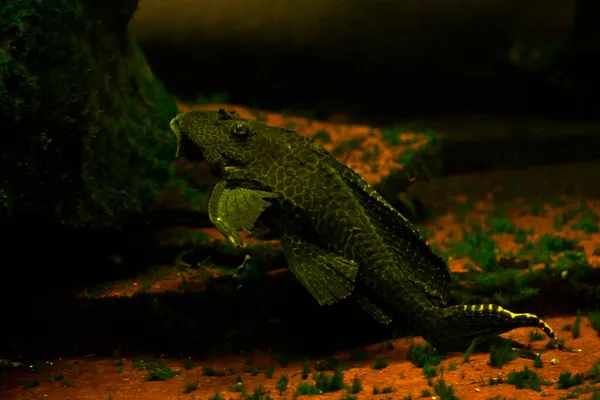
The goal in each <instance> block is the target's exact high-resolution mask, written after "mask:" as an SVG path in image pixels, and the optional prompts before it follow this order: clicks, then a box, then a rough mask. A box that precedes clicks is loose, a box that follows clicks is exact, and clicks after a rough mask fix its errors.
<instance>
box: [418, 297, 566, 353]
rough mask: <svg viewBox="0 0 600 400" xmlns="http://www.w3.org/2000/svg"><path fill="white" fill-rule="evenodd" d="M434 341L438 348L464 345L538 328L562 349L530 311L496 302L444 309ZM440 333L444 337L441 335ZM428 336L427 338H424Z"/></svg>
mask: <svg viewBox="0 0 600 400" xmlns="http://www.w3.org/2000/svg"><path fill="white" fill-rule="evenodd" d="M442 314H443V317H442V320H441V321H440V322H441V324H442V325H441V326H438V329H437V333H435V334H434V335H435V336H437V337H435V338H434V341H435V342H437V343H439V344H440V346H441V347H448V348H460V347H462V348H465V347H467V346H469V344H470V343H471V342H472V341H473V340H475V339H476V338H480V339H482V338H483V337H493V336H495V335H499V334H502V333H504V332H508V331H510V330H512V329H516V328H523V327H533V328H539V329H541V330H542V331H544V333H545V334H546V335H548V337H549V338H550V339H552V340H553V341H555V342H557V343H558V347H559V348H560V349H565V350H566V348H564V346H563V345H562V343H561V342H560V341H559V340H558V338H557V337H556V334H555V333H554V331H553V330H552V328H551V327H550V325H548V324H547V323H546V322H544V321H543V320H542V319H541V318H539V317H537V316H536V315H533V314H527V313H522V314H519V313H513V312H511V311H509V310H506V309H504V308H502V307H500V306H499V305H496V304H476V305H460V306H452V307H447V308H444V309H443V311H442ZM440 333H443V336H440ZM426 339H428V338H426Z"/></svg>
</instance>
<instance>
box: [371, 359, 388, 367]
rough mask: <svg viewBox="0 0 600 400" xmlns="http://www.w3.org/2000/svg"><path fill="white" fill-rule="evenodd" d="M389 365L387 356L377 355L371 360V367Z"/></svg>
mask: <svg viewBox="0 0 600 400" xmlns="http://www.w3.org/2000/svg"><path fill="white" fill-rule="evenodd" d="M389 365H390V362H389V361H388V359H387V358H384V357H377V358H376V359H375V361H374V362H373V369H384V368H387V367H388V366H389Z"/></svg>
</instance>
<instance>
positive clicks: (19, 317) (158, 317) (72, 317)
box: [0, 231, 587, 361]
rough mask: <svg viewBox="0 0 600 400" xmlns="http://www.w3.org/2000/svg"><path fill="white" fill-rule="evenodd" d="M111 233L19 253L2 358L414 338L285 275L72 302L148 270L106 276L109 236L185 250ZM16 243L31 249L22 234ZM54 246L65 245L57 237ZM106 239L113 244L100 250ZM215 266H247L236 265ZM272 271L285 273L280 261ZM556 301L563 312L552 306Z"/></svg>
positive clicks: (291, 347)
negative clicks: (85, 289) (324, 302)
mask: <svg viewBox="0 0 600 400" xmlns="http://www.w3.org/2000/svg"><path fill="white" fill-rule="evenodd" d="M38 233H39V231H38ZM105 234H108V235H109V236H104V235H105ZM105 234H102V235H99V234H98V233H94V235H97V236H95V237H91V236H86V235H83V234H82V232H81V231H77V232H76V235H75V234H74V233H73V232H70V233H69V234H65V235H64V237H62V238H60V239H61V241H62V243H63V244H62V245H56V244H54V245H53V246H50V245H48V244H46V245H44V244H43V243H40V245H39V247H38V248H37V250H36V252H30V254H22V257H21V264H19V265H18V267H17V268H15V270H14V271H12V273H11V274H10V277H8V275H9V274H8V273H6V274H5V275H4V278H7V280H6V281H5V282H7V283H8V284H5V285H3V286H4V287H5V289H4V290H3V291H2V293H1V294H0V297H2V298H3V299H2V304H3V305H4V307H3V311H2V319H3V322H4V323H3V329H2V334H3V336H4V341H2V343H1V344H0V357H3V358H13V359H18V360H22V361H29V360H40V359H49V358H52V357H69V356H84V355H91V354H93V355H97V356H112V355H114V354H115V353H116V352H118V353H119V354H121V355H122V356H136V355H148V354H164V355H166V356H173V357H178V356H185V357H190V356H191V357H206V356H210V355H217V354H220V353H221V354H222V353H231V352H238V351H242V350H244V351H251V350H255V349H264V350H271V351H272V352H274V353H282V354H286V355H298V356H311V357H319V356H326V355H329V354H331V353H332V352H334V351H337V350H344V349H348V348H352V347H356V346H360V345H366V344H372V343H377V342H381V341H385V340H388V339H391V338H393V337H394V335H396V336H406V335H409V334H410V332H409V330H408V329H398V327H391V326H387V325H381V324H378V323H376V322H375V321H373V320H372V319H371V318H370V317H369V316H367V315H366V314H365V313H364V312H363V311H362V310H361V309H360V308H359V307H358V306H357V305H355V304H354V303H353V302H350V301H341V302H339V303H337V304H335V305H333V306H327V307H320V306H319V305H318V304H317V302H316V301H315V300H314V299H313V298H312V297H311V296H310V295H309V294H308V292H307V291H306V290H305V289H304V288H303V287H302V286H301V285H300V283H298V281H297V280H296V279H295V278H294V277H293V275H292V274H291V273H290V272H289V271H287V270H283V271H281V272H280V273H276V274H267V275H264V274H262V275H258V276H256V277H254V278H252V279H247V280H243V281H241V280H239V279H237V278H234V277H232V276H222V277H219V278H214V279H210V280H208V282H207V284H206V287H205V288H204V290H202V291H191V290H190V291H187V292H184V293H174V292H167V293H158V294H149V293H147V294H140V295H136V296H133V297H107V298H85V297H76V296H74V295H73V294H72V293H73V292H74V291H75V289H79V290H78V291H80V290H81V289H82V285H83V284H86V285H87V284H91V283H93V282H95V283H98V282H102V281H104V282H109V281H112V282H114V280H115V279H118V278H119V277H127V276H133V275H135V273H138V272H140V271H141V270H143V267H144V266H143V265H142V264H143V263H142V262H140V264H139V265H137V266H136V267H135V268H133V269H132V267H130V269H121V270H119V269H118V268H115V267H114V266H112V267H109V264H108V263H106V262H105V261H104V260H106V259H107V258H109V254H111V252H110V251H108V250H107V249H108V247H107V246H108V243H109V239H108V237H110V238H112V239H110V240H112V241H113V244H117V243H120V244H121V248H122V250H123V249H125V250H126V251H125V253H122V254H125V258H126V259H127V257H128V256H129V257H131V258H135V256H136V255H137V258H138V261H139V259H140V258H141V259H142V260H146V261H149V260H153V261H154V262H153V263H152V265H156V264H157V263H158V264H160V262H161V261H166V260H169V261H171V262H172V260H173V259H174V258H175V256H176V252H180V251H181V249H180V248H179V249H175V248H173V249H168V251H165V250H164V249H163V250H161V251H164V252H163V253H157V252H154V251H149V250H148V249H153V248H156V246H154V247H152V246H153V245H152V236H151V235H150V234H149V233H148V232H144V233H143V234H140V233H139V232H138V234H137V235H138V236H137V237H136V236H133V233H132V232H131V231H127V232H123V233H121V234H116V233H114V232H112V233H109V232H105ZM119 235H121V236H119ZM134 237H136V238H135V239H134ZM13 239H19V240H24V239H23V238H19V236H18V235H14V236H13ZM54 239H55V240H56V239H59V237H58V236H57V235H56V233H55V236H54ZM92 239H93V240H96V241H97V242H96V244H97V243H107V245H106V246H104V247H102V246H101V248H102V249H105V251H106V254H99V251H98V246H92V245H88V246H87V247H86V246H85V245H84V244H83V243H90V240H92ZM68 240H71V241H70V242H69V241H68ZM101 240H106V241H105V242H98V241H101ZM61 241H58V240H56V241H53V243H61ZM122 241H125V242H122ZM64 243H66V244H64ZM123 243H125V244H123ZM7 248H9V249H10V247H7ZM94 248H95V249H96V250H95V252H94V250H93V249H94ZM73 249H77V250H76V251H74V250H73ZM69 252H71V253H69ZM140 252H143V253H144V257H141V256H140ZM61 254H62V258H61V257H60V255H61ZM69 254H71V255H70V256H68V255H69ZM278 257H279V258H278ZM213 260H214V259H213ZM217 261H220V262H226V263H227V264H229V265H240V263H241V259H238V257H237V256H235V257H231V258H230V259H227V257H224V258H223V259H221V260H217ZM272 262H274V263H277V264H275V265H279V263H280V262H281V256H280V255H279V256H277V257H275V258H274V259H273V260H272ZM148 265H150V264H148ZM38 271H39V272H40V273H38ZM41 271H45V273H42V272H41ZM77 271H78V272H77ZM4 272H7V271H6V270H5V271H4ZM78 274H79V275H78ZM69 277H70V278H69ZM107 278H110V279H107ZM81 282H84V283H83V284H82V283H81ZM9 286H10V287H11V288H12V290H9ZM563 286H564V285H563ZM557 298H559V299H557ZM552 299H553V300H554V301H552ZM536 300H537V299H536ZM557 301H559V302H560V303H559V304H561V305H562V307H559V306H558V304H555V303H556V302H557ZM586 301H587V300H586V296H585V294H582V293H571V292H567V293H564V294H561V295H560V296H556V292H555V291H554V289H553V288H543V289H542V291H541V296H540V298H539V301H535V302H528V304H527V305H517V306H515V307H514V311H516V312H521V311H526V312H533V313H537V314H539V315H542V316H545V317H547V316H549V315H557V314H572V313H573V312H574V311H573V310H577V309H578V308H585V303H586ZM394 329H397V331H396V332H394Z"/></svg>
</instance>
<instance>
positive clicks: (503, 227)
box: [486, 217, 517, 234]
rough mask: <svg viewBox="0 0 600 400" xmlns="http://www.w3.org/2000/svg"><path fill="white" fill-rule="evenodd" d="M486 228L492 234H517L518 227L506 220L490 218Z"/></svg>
mask: <svg viewBox="0 0 600 400" xmlns="http://www.w3.org/2000/svg"><path fill="white" fill-rule="evenodd" d="M486 226H487V228H488V230H489V232H491V233H512V234H516V233H517V225H516V224H515V223H514V222H513V221H510V220H508V219H506V218H500V217H496V218H490V219H488V220H487V222H486Z"/></svg>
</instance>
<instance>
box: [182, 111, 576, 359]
mask: <svg viewBox="0 0 600 400" xmlns="http://www.w3.org/2000/svg"><path fill="white" fill-rule="evenodd" d="M171 129H172V130H173V132H174V133H175V134H176V135H177V138H178V149H177V151H178V153H179V151H180V149H181V150H182V151H183V153H184V155H185V156H186V157H189V158H190V159H191V161H194V160H202V159H205V160H206V162H208V164H209V166H210V168H211V171H212V173H213V174H215V175H216V176H217V177H219V178H221V179H222V180H221V181H220V182H219V183H218V184H217V185H216V186H215V188H214V191H213V193H212V197H211V199H210V202H209V217H210V220H211V221H212V222H213V224H214V225H215V226H216V227H217V229H218V230H219V231H221V233H222V234H223V235H224V236H225V237H226V238H227V239H228V240H229V241H230V242H231V243H233V244H234V245H237V246H242V245H243V243H242V239H241V237H240V235H239V230H240V229H243V230H246V231H250V230H252V228H253V227H254V225H255V223H257V221H258V222H260V223H261V225H264V226H266V227H267V228H268V229H270V230H272V231H273V232H274V233H275V234H276V236H278V237H279V238H280V240H281V247H282V249H283V253H284V256H285V259H286V261H287V263H288V266H289V269H290V270H291V271H292V272H293V273H294V275H295V276H296V278H297V279H298V280H299V281H300V282H301V283H302V284H303V285H304V287H305V288H306V289H307V290H308V291H309V292H310V293H311V294H312V296H313V297H314V298H315V299H316V300H317V301H318V302H319V304H321V305H325V304H332V303H334V302H336V301H338V300H340V299H343V298H346V297H348V296H351V295H352V297H355V298H356V300H357V301H358V302H359V303H360V304H361V306H362V308H363V309H364V310H365V311H366V312H367V313H369V314H370V315H371V316H372V317H373V318H374V319H376V320H377V321H379V322H381V323H384V324H388V323H392V322H394V321H396V322H397V323H403V324H404V323H410V324H411V325H412V326H413V327H414V329H415V333H417V334H419V335H421V336H423V337H424V338H425V339H426V340H427V341H429V342H430V343H431V344H432V345H433V346H435V347H438V348H440V349H441V350H458V349H460V350H464V349H465V348H467V347H469V345H470V347H469V349H470V350H472V349H473V347H474V346H475V344H477V343H479V342H482V341H485V340H489V339H491V338H493V337H496V336H497V335H498V334H500V333H503V332H506V331H509V330H511V329H514V328H519V327H537V328H540V329H542V330H543V331H544V332H545V333H546V335H548V336H549V337H550V338H551V339H554V340H556V341H557V339H556V336H555V334H554V332H553V330H552V329H551V328H550V326H548V324H546V323H545V322H544V321H542V320H541V319H540V318H538V317H537V316H535V315H533V314H525V313H523V314H517V313H513V312H510V311H508V310H506V309H504V308H502V307H500V306H498V305H494V304H480V305H449V304H448V303H449V284H450V273H449V271H448V266H447V265H446V263H445V262H444V261H443V260H442V259H441V258H440V257H438V256H437V255H436V254H435V253H434V252H433V251H432V250H431V249H430V248H429V246H428V244H427V243H426V241H425V239H424V238H423V237H422V236H421V235H420V234H419V232H418V231H417V230H416V228H414V227H413V225H412V224H411V223H410V222H409V221H408V220H407V219H406V218H405V217H404V216H403V215H402V214H400V213H399V212H398V211H396V210H395V209H394V208H393V207H392V206H391V205H390V204H389V203H388V202H387V201H386V200H384V199H383V198H382V197H381V196H380V195H379V194H378V193H377V192H376V191H375V190H374V189H373V188H371V187H370V186H369V185H368V184H367V183H366V182H365V181H364V180H363V179H362V178H361V177H360V176H359V175H358V174H356V173H355V172H354V171H353V170H351V169H350V168H348V167H346V166H345V165H343V164H341V163H340V162H338V161H337V160H336V159H335V158H334V157H332V156H331V155H330V154H329V153H328V152H327V151H326V150H325V149H324V148H323V147H321V146H319V145H318V144H316V143H315V142H314V141H313V140H312V139H311V138H308V137H305V136H302V135H299V134H297V133H296V132H294V131H291V130H288V129H281V128H276V127H272V126H269V125H265V124H263V123H260V122H257V121H253V120H247V119H243V118H241V117H240V116H239V115H237V114H236V113H235V112H226V111H224V110H222V109H220V110H218V111H189V112H186V113H181V114H179V115H177V116H176V117H175V118H174V119H173V120H172V121H171ZM194 154H195V156H194ZM559 346H560V347H561V348H563V349H565V350H566V349H567V348H565V347H563V346H562V344H561V343H560V342H559Z"/></svg>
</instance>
